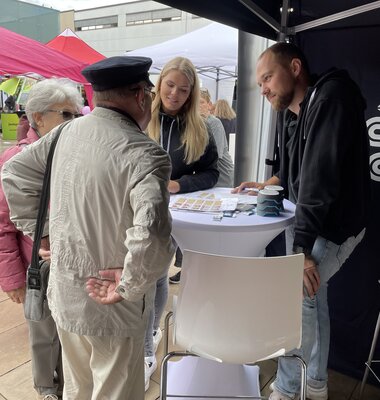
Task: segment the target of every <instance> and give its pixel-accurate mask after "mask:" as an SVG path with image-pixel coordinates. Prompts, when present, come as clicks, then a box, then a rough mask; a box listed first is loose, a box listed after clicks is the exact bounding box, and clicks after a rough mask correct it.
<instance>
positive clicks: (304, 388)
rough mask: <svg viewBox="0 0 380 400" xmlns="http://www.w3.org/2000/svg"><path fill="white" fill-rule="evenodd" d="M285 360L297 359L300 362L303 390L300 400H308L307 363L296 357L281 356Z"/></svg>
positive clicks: (301, 389) (301, 390)
mask: <svg viewBox="0 0 380 400" xmlns="http://www.w3.org/2000/svg"><path fill="white" fill-rule="evenodd" d="M281 357H285V358H295V359H297V360H298V361H299V363H300V364H301V388H300V400H306V376H307V374H306V372H307V367H306V363H305V361H304V360H303V359H302V358H301V357H299V356H296V355H290V356H281Z"/></svg>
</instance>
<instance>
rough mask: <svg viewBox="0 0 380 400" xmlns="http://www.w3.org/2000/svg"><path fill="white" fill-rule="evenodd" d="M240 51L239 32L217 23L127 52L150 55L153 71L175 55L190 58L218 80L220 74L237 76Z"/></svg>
mask: <svg viewBox="0 0 380 400" xmlns="http://www.w3.org/2000/svg"><path fill="white" fill-rule="evenodd" d="M237 50H238V31H237V30H236V29H234V28H231V27H229V26H225V25H222V24H218V23H216V22H214V23H211V24H209V25H207V26H205V27H203V28H200V29H197V30H195V31H192V32H189V33H186V34H185V35H182V36H179V37H178V38H175V39H172V40H168V41H166V42H163V43H160V44H157V45H154V46H149V47H144V48H141V49H137V50H133V51H129V52H127V53H126V55H131V56H145V57H150V58H151V59H152V60H153V64H152V67H151V71H152V70H154V69H156V70H161V69H162V67H163V66H164V65H165V64H166V63H167V62H168V61H169V60H171V59H173V58H174V57H177V56H182V57H187V58H189V59H190V60H191V61H192V62H193V64H194V65H195V67H196V68H197V70H198V72H199V73H202V74H203V75H205V76H208V77H210V78H213V79H217V78H218V73H219V78H223V77H234V76H235V71H236V65H237ZM152 72H153V71H152Z"/></svg>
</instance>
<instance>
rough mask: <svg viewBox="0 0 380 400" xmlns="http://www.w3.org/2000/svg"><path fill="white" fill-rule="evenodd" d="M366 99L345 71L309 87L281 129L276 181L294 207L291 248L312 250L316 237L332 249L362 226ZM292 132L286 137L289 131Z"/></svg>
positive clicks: (365, 209) (367, 184)
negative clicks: (298, 107)
mask: <svg viewBox="0 0 380 400" xmlns="http://www.w3.org/2000/svg"><path fill="white" fill-rule="evenodd" d="M365 108H366V104H365V100H364V98H363V96H362V94H361V92H360V89H359V88H358V86H357V85H356V83H355V82H354V81H353V80H352V79H351V78H350V77H349V75H348V73H347V72H346V71H344V70H336V69H334V70H330V71H328V72H327V73H325V74H324V75H322V76H321V77H320V78H319V79H318V80H317V82H316V83H315V85H314V86H312V87H310V88H309V89H308V91H307V93H306V95H305V98H304V100H303V102H302V103H301V109H300V114H299V116H298V119H297V116H296V115H295V114H293V113H292V112H291V111H290V110H287V111H286V113H285V115H284V120H283V123H282V124H280V128H281V129H282V130H281V132H280V173H279V176H280V180H281V184H282V185H283V186H285V188H286V190H287V192H288V194H289V199H290V200H292V201H295V202H296V203H297V207H296V215H295V225H294V231H295V238H294V245H295V246H300V247H303V248H304V249H305V250H308V251H311V249H312V247H313V244H314V241H315V239H316V238H317V236H318V235H320V236H322V237H324V238H326V239H328V240H331V241H332V242H334V243H336V244H341V243H343V242H344V241H345V240H346V239H347V238H348V237H350V236H352V235H357V234H358V233H359V232H360V231H361V230H362V229H363V228H364V227H365V226H366V222H367V212H368V205H369V188H370V175H369V164H368V163H369V159H368V157H369V153H368V149H369V143H368V134H367V127H366V121H365V117H364V110H365ZM292 124H293V126H294V128H295V131H294V133H293V134H292V135H290V137H289V133H288V132H289V126H291V125H292Z"/></svg>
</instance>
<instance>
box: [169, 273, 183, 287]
mask: <svg viewBox="0 0 380 400" xmlns="http://www.w3.org/2000/svg"><path fill="white" fill-rule="evenodd" d="M180 280H181V271H179V272H177V273H176V274H175V275H173V276H171V277H170V278H169V283H174V284H176V283H179V281H180Z"/></svg>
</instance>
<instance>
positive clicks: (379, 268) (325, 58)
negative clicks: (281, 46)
mask: <svg viewBox="0 0 380 400" xmlns="http://www.w3.org/2000/svg"><path fill="white" fill-rule="evenodd" d="M379 37H380V28H379V27H369V28H352V29H341V30H333V31H332V30H319V31H308V32H303V33H300V34H298V35H297V39H296V43H297V44H298V45H299V46H300V47H301V48H302V49H303V51H304V52H305V53H306V56H307V58H308V60H309V62H310V67H311V70H312V71H313V72H316V73H321V72H323V71H325V70H327V69H328V68H330V67H331V66H336V67H339V68H344V69H347V70H348V71H349V73H350V75H351V76H352V78H353V79H354V80H355V81H356V82H357V83H358V84H359V86H360V87H361V89H362V92H363V95H364V97H365V98H366V101H367V110H366V119H367V124H368V120H369V119H371V118H374V117H377V118H378V119H377V121H376V120H375V122H373V123H372V124H371V125H372V127H373V129H374V131H373V132H374V134H372V137H370V138H371V141H370V145H371V146H370V158H371V159H372V161H371V163H370V168H371V176H372V180H371V183H372V187H371V189H372V199H371V202H370V204H368V207H369V208H370V214H371V218H370V221H369V226H368V228H367V232H366V236H365V238H364V240H363V242H362V243H361V244H360V245H359V247H358V248H357V249H356V250H355V252H354V254H352V256H351V257H350V258H349V260H348V261H347V262H346V263H345V265H344V266H343V267H342V269H341V270H340V271H339V273H338V274H337V275H336V276H335V277H334V278H333V279H332V280H331V281H330V283H329V305H330V317H331V346H330V359H329V364H330V367H331V368H333V369H336V370H339V371H341V372H343V373H346V374H349V375H351V376H354V377H356V378H358V379H361V378H362V375H363V369H364V363H365V361H366V360H367V357H368V353H369V350H370V345H371V340H372V336H373V332H374V329H375V324H376V319H377V315H378V312H379V309H380V284H379V283H378V280H379V279H380V261H379V254H378V251H379V249H380V240H379V229H380V106H379V105H380V53H379V52H378V50H377V49H378V38H379ZM374 124H377V126H374ZM374 139H377V140H374ZM352 184H353V185H355V182H352ZM354 212H355V210H352V213H354ZM375 358H377V359H380V343H378V344H377V349H376V354H375ZM375 369H376V367H375ZM377 372H379V373H380V371H379V369H377ZM370 375H371V374H370ZM372 382H373V383H376V381H374V380H372Z"/></svg>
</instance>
